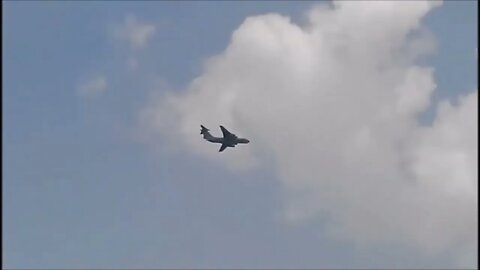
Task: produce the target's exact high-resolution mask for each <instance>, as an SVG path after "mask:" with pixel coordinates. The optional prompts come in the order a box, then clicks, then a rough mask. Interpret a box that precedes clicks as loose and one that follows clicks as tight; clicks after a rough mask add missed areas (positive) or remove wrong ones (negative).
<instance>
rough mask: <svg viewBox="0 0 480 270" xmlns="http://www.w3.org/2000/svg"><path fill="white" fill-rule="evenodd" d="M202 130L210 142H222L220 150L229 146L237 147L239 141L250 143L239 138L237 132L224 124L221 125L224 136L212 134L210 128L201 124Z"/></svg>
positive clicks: (201, 132) (204, 136)
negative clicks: (230, 130) (234, 132)
mask: <svg viewBox="0 0 480 270" xmlns="http://www.w3.org/2000/svg"><path fill="white" fill-rule="evenodd" d="M200 127H201V128H202V130H201V131H200V134H203V138H204V139H205V140H207V141H209V142H212V143H221V144H222V146H221V147H220V150H218V152H222V151H223V150H225V148H227V147H235V145H237V144H239V143H249V142H250V141H249V140H247V139H244V138H238V137H237V136H236V135H235V134H232V133H230V132H229V131H228V130H227V129H226V128H224V127H223V126H220V129H221V130H222V133H223V138H219V137H214V136H212V134H210V132H209V129H208V128H206V127H204V126H202V125H200Z"/></svg>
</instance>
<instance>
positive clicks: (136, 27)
mask: <svg viewBox="0 0 480 270" xmlns="http://www.w3.org/2000/svg"><path fill="white" fill-rule="evenodd" d="M155 30H156V27H155V25H153V24H148V23H143V22H140V21H138V20H137V19H136V18H135V17H134V16H132V15H129V16H127V17H126V18H125V20H124V22H123V23H122V25H120V26H119V27H117V28H116V29H115V30H114V36H115V37H116V38H118V39H120V40H125V41H127V42H128V43H129V44H130V46H131V48H132V49H135V50H139V49H143V48H145V46H146V45H147V43H148V41H149V40H150V39H151V38H152V36H153V35H154V34H155Z"/></svg>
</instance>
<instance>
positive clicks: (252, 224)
mask: <svg viewBox="0 0 480 270" xmlns="http://www.w3.org/2000/svg"><path fill="white" fill-rule="evenodd" d="M314 4H315V3H314V2H309V1H299V2H286V1H281V2H274V1H264V2H253V1H247V2H154V1H153V2H133V1H132V2H128V1H121V2H109V1H104V2H103V1H102V2H51V1H49V2H29V1H25V2H23V1H22V2H13V1H7V2H4V13H3V15H4V19H3V40H4V41H3V68H4V69H3V70H4V73H3V77H4V81H3V104H2V105H3V121H4V122H3V123H4V126H3V134H2V135H3V143H2V144H3V158H4V159H3V168H4V170H3V179H4V180H3V203H4V204H3V210H4V212H3V217H4V227H3V236H4V238H3V245H4V246H3V247H4V253H3V254H4V257H3V258H4V262H3V267H4V268H182V267H187V268H192V267H193V268H202V267H203V268H228V267H234V268H278V267H282V268H319V267H325V268H350V267H364V268H369V267H385V266H401V267H414V268H415V267H416V268H422V267H438V266H445V265H448V263H449V261H447V259H439V258H441V256H433V257H429V256H419V255H416V253H415V252H413V251H411V250H408V249H404V248H401V247H396V246H391V247H389V248H388V249H382V248H378V249H373V250H371V251H368V252H365V253H362V252H357V251H354V247H353V246H352V245H351V243H349V242H348V241H342V240H334V239H331V238H330V237H329V236H328V235H326V233H324V231H323V230H322V226H321V224H320V225H319V224H318V223H304V224H298V225H294V226H292V225H290V224H286V223H285V222H283V221H282V218H281V216H282V214H281V211H282V206H283V204H284V203H285V202H284V201H283V200H282V192H283V190H282V188H281V186H280V184H279V182H278V181H276V177H277V176H276V174H275V173H274V172H272V171H271V170H270V169H269V168H262V167H260V168H256V169H254V170H253V171H242V172H235V173H233V172H231V171H229V170H228V169H227V168H226V167H224V166H223V165H222V164H216V163H214V162H211V161H209V160H205V159H201V158H198V156H193V155H188V154H185V153H177V154H168V153H158V152H156V151H155V150H154V149H153V147H152V146H151V145H148V144H144V143H142V142H140V141H139V140H138V138H137V136H136V134H137V130H136V129H137V128H138V113H139V111H140V110H141V109H142V108H143V107H144V106H145V104H146V103H147V101H148V99H149V98H150V97H151V92H152V89H153V88H154V86H155V84H156V83H158V81H161V82H162V83H164V84H167V85H169V86H170V88H172V89H176V90H177V91H182V89H184V88H185V87H186V86H187V85H188V84H189V83H190V82H191V81H192V79H194V78H195V77H196V76H198V75H199V74H200V73H201V72H202V65H203V63H204V61H205V60H206V59H208V58H209V57H211V56H213V55H216V54H218V53H220V52H222V51H223V50H224V49H225V48H226V47H227V45H228V44H229V41H230V37H231V35H232V32H233V31H234V30H235V29H237V28H238V26H239V25H240V24H241V23H242V22H243V21H244V20H245V18H246V17H249V16H253V15H261V14H264V13H270V12H276V13H281V14H284V15H288V16H291V17H292V18H293V21H294V22H299V23H302V20H303V17H302V16H303V14H304V12H306V10H308V9H309V8H310V7H311V6H312V5H314ZM477 7H478V3H477V2H474V1H462V2H454V1H447V2H445V3H444V4H443V5H442V6H441V7H439V8H436V9H434V10H433V11H431V12H430V13H429V14H428V15H427V17H426V18H425V25H426V26H427V27H428V29H430V30H431V31H432V32H433V34H434V36H435V38H436V39H437V41H438V53H436V54H434V55H433V56H431V57H429V58H427V59H426V60H425V63H423V64H425V65H431V66H433V67H434V68H435V72H434V77H435V82H436V83H437V85H438V88H437V90H435V92H434V94H433V96H434V98H433V99H434V100H435V101H437V100H439V99H445V98H448V99H451V100H455V99H456V97H457V96H458V95H459V94H465V93H469V92H472V91H473V90H474V89H475V87H476V85H477V82H478V81H477V77H476V74H477V69H478V65H477V60H476V58H475V51H476V48H477V47H478V44H477V38H478V37H477V20H478V13H477ZM129 15H133V16H135V18H136V19H137V20H138V21H140V22H145V23H148V24H152V25H155V26H156V27H157V28H156V32H155V35H153V36H152V38H151V39H150V40H149V43H148V47H146V48H145V49H143V50H139V51H133V50H132V49H130V48H129V47H128V43H127V42H121V41H119V40H118V39H116V38H115V37H113V36H112V29H114V28H115V27H117V26H118V25H121V24H122V22H124V20H125V18H126V16H129ZM131 55H134V56H135V57H136V59H137V60H138V61H139V63H140V64H139V65H140V67H139V68H138V69H136V70H133V71H132V70H130V69H129V68H128V67H127V65H126V62H127V61H128V59H129V57H130V56H131ZM98 74H101V75H103V76H105V77H106V78H107V80H108V87H107V90H106V91H105V92H104V93H103V94H102V95H98V96H95V97H93V98H85V97H82V96H79V95H78V92H77V89H78V86H79V85H80V84H82V83H83V82H85V81H87V80H89V79H90V78H92V77H94V76H96V75H98ZM433 115H434V110H433V107H432V108H430V109H429V110H428V111H427V112H426V113H425V115H424V117H425V119H424V120H425V121H426V122H429V120H428V119H431V118H432V117H433ZM195 128H197V127H195ZM160 140H161V139H160ZM179 143H183V142H182V141H180V140H179ZM407 258H408V259H407Z"/></svg>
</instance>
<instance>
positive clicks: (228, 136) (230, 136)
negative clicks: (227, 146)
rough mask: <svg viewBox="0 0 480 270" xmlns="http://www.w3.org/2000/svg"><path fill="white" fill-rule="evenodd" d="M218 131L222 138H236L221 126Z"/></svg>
mask: <svg viewBox="0 0 480 270" xmlns="http://www.w3.org/2000/svg"><path fill="white" fill-rule="evenodd" d="M220 129H221V130H222V133H223V137H224V138H225V139H231V138H235V139H236V138H237V136H235V134H232V133H230V131H228V130H227V129H226V128H224V127H223V126H220Z"/></svg>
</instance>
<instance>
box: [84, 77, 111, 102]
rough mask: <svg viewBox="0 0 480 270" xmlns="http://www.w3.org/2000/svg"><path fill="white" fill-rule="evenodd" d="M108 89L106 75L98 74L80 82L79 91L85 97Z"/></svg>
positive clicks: (99, 93)
mask: <svg viewBox="0 0 480 270" xmlns="http://www.w3.org/2000/svg"><path fill="white" fill-rule="evenodd" d="M106 90H107V79H106V78H105V77H104V76H97V77H95V78H93V79H91V80H89V81H86V82H84V83H82V84H80V85H79V86H78V88H77V93H78V94H79V95H80V96H83V97H94V96H98V95H101V94H103V93H104V92H105V91H106Z"/></svg>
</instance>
